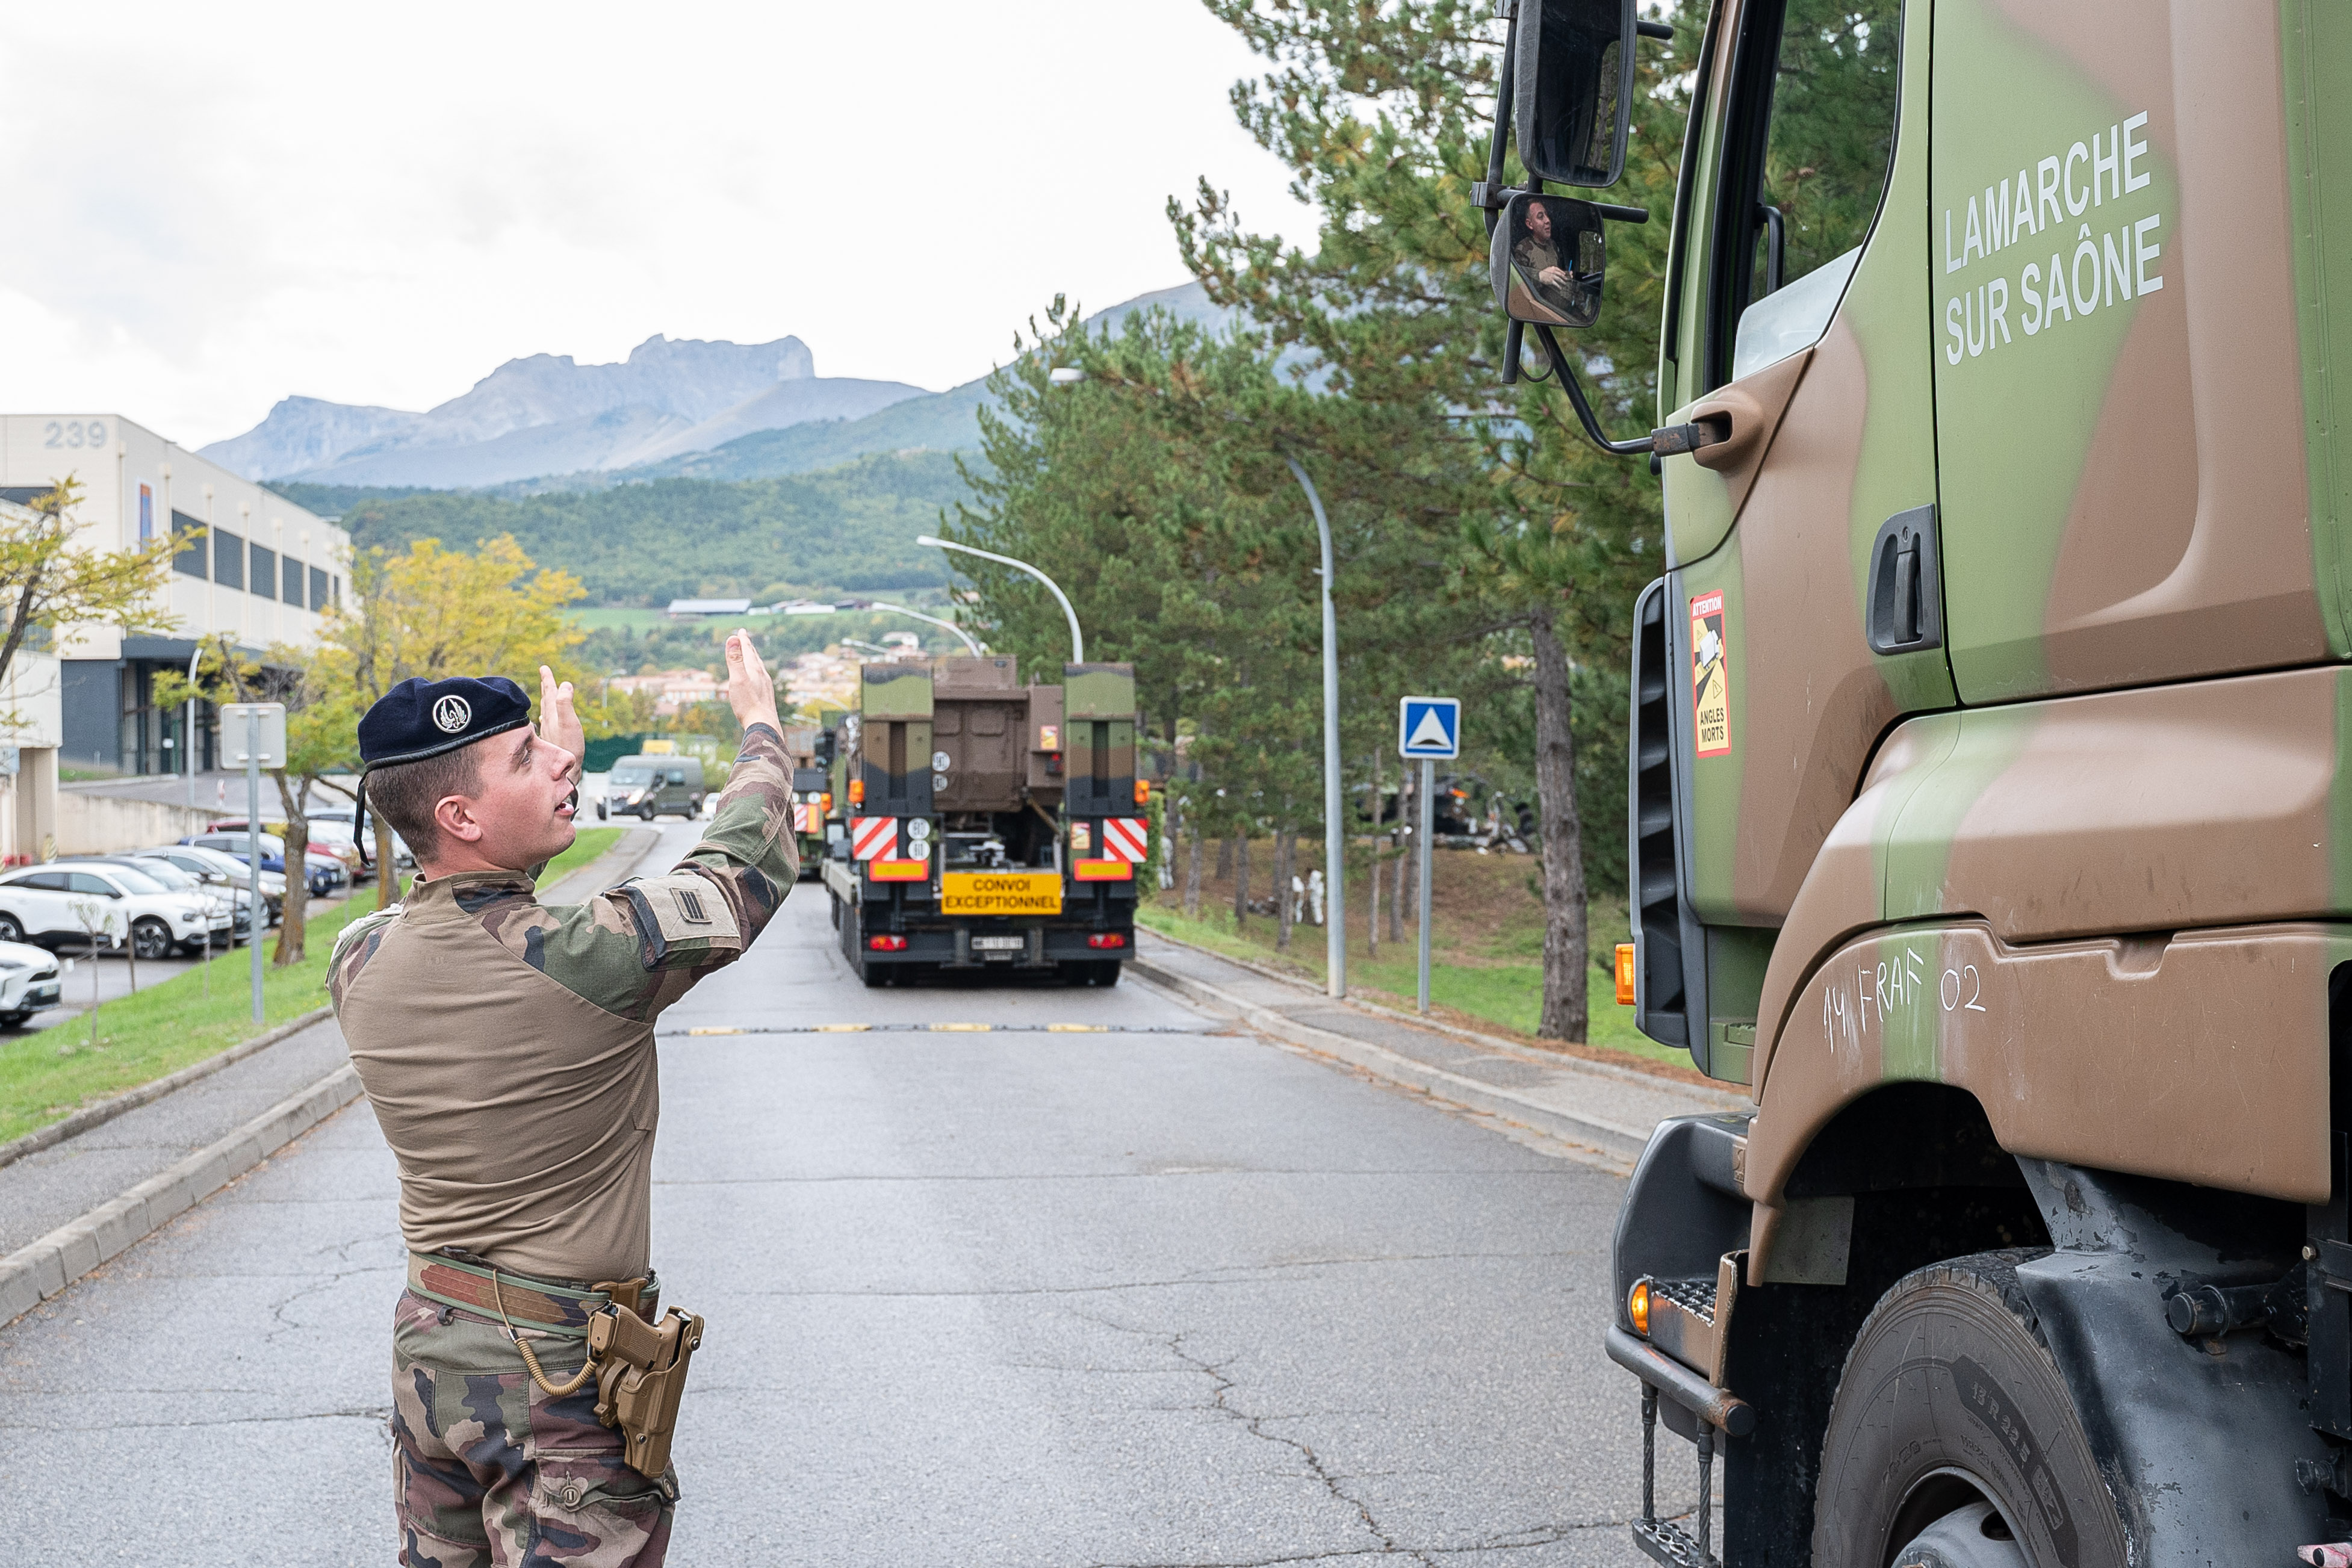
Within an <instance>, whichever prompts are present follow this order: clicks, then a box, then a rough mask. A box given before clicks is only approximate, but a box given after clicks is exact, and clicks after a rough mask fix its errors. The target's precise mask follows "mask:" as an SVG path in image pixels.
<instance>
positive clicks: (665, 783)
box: [596, 757, 702, 822]
mask: <svg viewBox="0 0 2352 1568" xmlns="http://www.w3.org/2000/svg"><path fill="white" fill-rule="evenodd" d="M701 812H702V758H699V757H624V758H621V759H620V760H619V761H618V762H615V763H614V764H613V770H612V771H611V772H610V773H608V774H606V775H605V776H604V799H603V800H599V801H597V802H596V815H597V816H598V817H600V818H601V817H641V818H643V819H644V820H645V821H648V822H650V821H653V820H654V819H655V818H656V817H660V816H673V817H695V816H699V815H700V814H701Z"/></svg>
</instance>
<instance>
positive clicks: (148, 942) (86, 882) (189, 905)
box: [0, 862, 212, 958]
mask: <svg viewBox="0 0 2352 1568" xmlns="http://www.w3.org/2000/svg"><path fill="white" fill-rule="evenodd" d="M205 904H206V901H205V899H204V897H203V896H202V895H200V894H193V893H173V891H172V890H171V889H169V888H167V887H165V886H164V885H163V883H160V882H157V881H155V880H154V879H153V878H152V877H151V876H148V875H147V874H146V873H143V872H138V871H133V870H131V868H130V867H128V866H121V865H115V864H111V863H105V862H77V863H73V864H59V863H52V864H49V865H37V866H26V867H24V868H23V869H21V870H18V871H13V872H10V873H6V874H5V875H0V942H31V943H33V944H35V945H36V946H42V947H48V948H62V947H78V946H87V945H90V944H92V943H95V945H96V946H99V947H100V948H103V949H106V950H110V951H111V950H114V949H118V948H121V947H123V946H128V947H129V948H130V949H131V952H132V953H134V954H136V955H137V956H140V957H142V958H166V957H169V956H171V955H172V953H173V951H174V950H175V949H179V948H184V947H199V946H204V945H205V943H207V942H209V941H210V940H211V939H212V912H211V911H210V910H209V909H208V908H207V907H206V906H205ZM93 915H94V916H97V917H98V921H93V920H92V919H91V918H90V917H91V916H93ZM98 922H103V925H104V926H106V927H110V929H100V930H96V931H93V929H92V926H93V925H94V924H97V923H98Z"/></svg>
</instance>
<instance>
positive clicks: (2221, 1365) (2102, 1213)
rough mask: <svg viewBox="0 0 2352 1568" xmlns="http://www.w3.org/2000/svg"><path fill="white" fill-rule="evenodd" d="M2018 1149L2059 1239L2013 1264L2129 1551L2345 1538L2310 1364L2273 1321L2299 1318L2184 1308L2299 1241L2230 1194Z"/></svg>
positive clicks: (2215, 1552)
mask: <svg viewBox="0 0 2352 1568" xmlns="http://www.w3.org/2000/svg"><path fill="white" fill-rule="evenodd" d="M2017 1163H2018V1166H2019V1168H2020V1169H2021V1170H2022V1171H2023V1172H2024V1173H2025V1179H2026V1183H2027V1185H2028V1186H2030V1187H2031V1188H2032V1193H2033V1198H2034V1201H2035V1203H2036V1204H2037V1205H2038V1206H2039V1207H2041V1209H2042V1218H2043V1220H2044V1222H2045V1223H2046V1224H2047V1225H2048V1227H2049V1229H2050V1239H2051V1240H2052V1242H2053V1244H2054V1246H2055V1250H2053V1251H2052V1252H2051V1253H2050V1254H2049V1255H2048V1256H2046V1257H2043V1258H2040V1259H2036V1260H2033V1261H2032V1262H2028V1263H2023V1264H2021V1265H2020V1266H2019V1267H2018V1270H2017V1278H2018V1283H2019V1285H2020V1286H2021V1288H2022V1289H2023V1291H2024V1292H2025V1296H2026V1299H2027V1301H2029V1302H2031V1303H2032V1307H2033V1312H2034V1315H2035V1317H2036V1318H2037V1319H2038V1320H2039V1322H2040V1325H2041V1331H2042V1335H2043V1336H2044V1338H2045V1340H2046V1341H2047V1343H2048V1344H2049V1346H2050V1351H2051V1354H2052V1355H2053V1357H2054V1358H2055V1359H2056V1360H2057V1363H2058V1368H2059V1371H2060V1373H2061V1374H2062V1375H2063V1376H2064V1378H2065V1381H2066V1387H2067V1392H2068V1393H2069V1394H2070V1395H2071V1396H2073V1398H2074V1408H2075V1411H2076V1413H2077V1414H2078V1415H2079V1416H2081V1417H2082V1422H2083V1429H2084V1435H2085V1436H2087V1437H2089V1439H2090V1442H2091V1447H2092V1449H2093V1451H2094V1452H2095V1454H2096V1455H2097V1456H2098V1458H2099V1465H2100V1469H2101V1470H2102V1471H2103V1472H2105V1476H2106V1478H2107V1484H2108V1487H2109V1490H2112V1491H2113V1492H2114V1493H2115V1495H2116V1503H2117V1506H2118V1507H2119V1508H2120V1510H2121V1511H2122V1513H2123V1518H2124V1527H2125V1530H2126V1532H2127V1534H2128V1535H2129V1537H2130V1539H2131V1543H2132V1548H2133V1552H2132V1556H2133V1562H2134V1563H2135V1564H2146V1565H2147V1568H2190V1565H2192V1564H2194V1565H2198V1568H2202V1565H2204V1564H2209V1563H2284V1562H2288V1561H2291V1560H2294V1558H2295V1557H2296V1555H2297V1553H2298V1550H2299V1549H2300V1548H2302V1547H2303V1546H2304V1545H2305V1543H2306V1542H2314V1541H2325V1540H2330V1539H2340V1537H2332V1536H2330V1535H2328V1534H2326V1530H2327V1526H2328V1522H2329V1521H2328V1519H2327V1513H2328V1509H2327V1507H2326V1497H2325V1491H2326V1486H2327V1484H2328V1479H2332V1478H2333V1477H2334V1476H2335V1475H2336V1470H2335V1458H2334V1456H2333V1455H2332V1454H2331V1453H2330V1451H2329V1449H2328V1445H2327V1444H2326V1442H2325V1441H2324V1440H2323V1439H2322V1438H2321V1437H2319V1435H2318V1434H2317V1433H2316V1432H2315V1431H2314V1430H2313V1429H2312V1422H2313V1416H2314V1415H2315V1412H2314V1411H2312V1410H2311V1409H2309V1408H2308V1407H2307V1404H2308V1401H2309V1397H2310V1383H2309V1373H2308V1371H2307V1370H2306V1362H2305V1357H2304V1356H2300V1355H2297V1354H2294V1352H2293V1351H2292V1350H2291V1349H2290V1348H2288V1345H2287V1343H2286V1342H2285V1341H2284V1340H2283V1339H2282V1337H2281V1333H2280V1332H2278V1331H2284V1333H2285V1334H2287V1335H2290V1336H2292V1335H2295V1334H2299V1333H2301V1332H2302V1331H2301V1329H2300V1327H2299V1326H2298V1325H2296V1324H2294V1323H2291V1322H2279V1323H2276V1324H2270V1323H2267V1322H2263V1321H2258V1320H2256V1319H2253V1318H2252V1317H2246V1318H2242V1320H2241V1321H2239V1322H2235V1323H2219V1322H2210V1321H2201V1320H2200V1317H2199V1316H2198V1314H2197V1313H2196V1312H2195V1310H2194V1309H2195V1303H2196V1302H2197V1301H2198V1300H2199V1299H2200V1297H2203V1296H2204V1293H2205V1291H2206V1288H2208V1287H2218V1288H2220V1289H2221V1290H2222V1291H2230V1290H2231V1289H2232V1288H2242V1287H2244V1286H2247V1285H2250V1284H2263V1285H2269V1284H2272V1283H2273V1282H2275V1281H2278V1280H2280V1279H2281V1278H2282V1277H2283V1276H2285V1275H2289V1274H2292V1273H2293V1272H2294V1266H2295V1264H2296V1263H2297V1262H2298V1261H2299V1259H2298V1257H2297V1253H2298V1249H2297V1247H2296V1246H2295V1240H2296V1239H2295V1237H2294V1235H2292V1234H2291V1233H2282V1234H2281V1235H2280V1236H2278V1237H2274V1238H2273V1237H2265V1236H2263V1235H2261V1234H2260V1233H2259V1231H2258V1229H2257V1228H2256V1227H2255V1226H2253V1225H2250V1224H2249V1223H2248V1217H2247V1210H2246V1206H2245V1200H2244V1199H2242V1198H2239V1197H2235V1196H2234V1195H2231V1194H2228V1193H2220V1192H2216V1191H2214V1190H2213V1189H2210V1188H2206V1187H2192V1186H2187V1185H2186V1184H2183V1183H2178V1182H2168V1181H2157V1180H2153V1179H2150V1178H2147V1177H2141V1176H2120V1175H2117V1174H2116V1173H2113V1172H2108V1171H2092V1170H2085V1169H2084V1168H2082V1167H2081V1166H2066V1165H2060V1164H2057V1163H2056V1162H2054V1161H2044V1160H2035V1159H2020V1160H2019V1161H2018V1162H2017ZM2177 1301H2178V1302H2179V1303H2180V1304H2179V1305H2176V1302H2177ZM2176 1319H2178V1320H2179V1321H2180V1322H2184V1323H2185V1324H2186V1325H2187V1329H2188V1332H2182V1331H2181V1330H2179V1329H2176V1328H2175V1327H2174V1321H2175V1320H2176ZM2208 1329H2221V1330H2222V1331H2223V1332H2221V1333H2208V1332H2206V1331H2207V1330H2208ZM2335 1522H2336V1524H2338V1525H2341V1524H2342V1523H2343V1522H2344V1521H2342V1520H2341V1519H2338V1520H2336V1521H2335Z"/></svg>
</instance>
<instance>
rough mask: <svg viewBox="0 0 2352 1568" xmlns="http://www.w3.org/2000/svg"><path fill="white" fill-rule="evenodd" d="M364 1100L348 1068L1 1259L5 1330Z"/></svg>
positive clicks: (0, 1309) (0, 1320) (0, 1307)
mask: <svg viewBox="0 0 2352 1568" xmlns="http://www.w3.org/2000/svg"><path fill="white" fill-rule="evenodd" d="M359 1097H360V1076H359V1072H358V1071H357V1070H356V1069H355V1068H353V1067H352V1066H351V1065H350V1064H349V1063H348V1062H346V1063H345V1064H344V1065H342V1066H341V1067H339V1068H337V1069H335V1071H332V1072H330V1073H328V1074H327V1075H326V1076H325V1077H324V1078H321V1079H320V1080H319V1081H318V1082H315V1083H313V1084H311V1085H310V1087H308V1088H307V1089H300V1090H297V1091H296V1092H293V1093H292V1094H289V1095H288V1096H287V1097H286V1098H285V1099H283V1100H280V1101H279V1102H278V1103H277V1104H275V1105H272V1106H271V1107H270V1108H269V1109H268V1110H267V1111H264V1112H263V1113H261V1114H260V1115H258V1116H256V1117H254V1118H253V1119H252V1120H251V1121H249V1122H247V1123H246V1124H244V1125H243V1126H241V1127H239V1128H237V1129H236V1131H235V1132H232V1133H231V1134H228V1136H226V1137H225V1138H223V1139H221V1140H220V1141H219V1142H217V1143H215V1144H211V1145H207V1146H205V1147H204V1148H201V1149H198V1150H197V1151H196V1152H195V1153H194V1154H193V1155H189V1156H188V1157H187V1158H185V1159H184V1160H182V1161H181V1162H180V1163H179V1164H177V1165H175V1166H172V1167H171V1168H170V1169H168V1170H164V1171H161V1172H158V1173H157V1174H156V1175H154V1176H149V1177H148V1178H147V1179H146V1180H145V1181H142V1182H141V1183H139V1184H138V1185H137V1186H133V1187H131V1188H130V1189H129V1190H128V1191H126V1192H124V1193H122V1194H121V1196H119V1197H114V1198H111V1199H110V1200H109V1201H107V1202H105V1203H102V1204H100V1205H99V1206H98V1207H96V1208H93V1209H91V1210H90V1211H89V1213H87V1214H84V1215H82V1216H81V1217H80V1218H78V1219H72V1220H68V1222H66V1223H65V1224H63V1225H60V1226H58V1228H56V1229H55V1230H52V1231H50V1232H49V1233H48V1234H47V1236H44V1237H42V1238H41V1239H39V1240H37V1241H33V1242H29V1243H27V1244H26V1245H25V1246H23V1247H20V1248H18V1249H16V1251H14V1252H11V1253H10V1254H9V1255H8V1256H7V1257H5V1258H0V1327H5V1326H6V1325H7V1324H9V1323H11V1322H15V1321H16V1319H17V1318H19V1317H22V1316H23V1315H24V1314H25V1313H26V1312H30V1311H32V1310H33V1309H34V1308H35V1307H37V1306H39V1305H40V1304H41V1303H42V1302H43V1301H47V1300H48V1299H49V1298H50V1297H51V1296H54V1295H57V1294H58V1293H59V1292H60V1291H63V1290H64V1289H65V1288H66V1287H67V1286H68V1285H70V1284H72V1283H73V1282H74V1281H77V1280H79V1279H80V1278H81V1277H82V1276H83V1275H85V1274H87V1273H89V1271H90V1270H93V1269H95V1268H97V1267H98V1266H99V1265H100V1264H101V1263H104V1262H106V1261H108V1260H110V1259H113V1258H116V1257H120V1256H121V1254H122V1253H123V1252H124V1251H126V1250H128V1249H130V1248H131V1246H132V1245H133V1244H134V1243H136V1242H138V1241H140V1240H142V1239H144V1238H145V1237H147V1236H149V1235H151V1234H152V1233H153V1232H154V1231H156V1230H158V1229H160V1228H162V1227H163V1225H164V1224H165V1223H166V1222H167V1221H169V1220H171V1219H173V1218H175V1217H176V1216H178V1215H180V1214H182V1213H184V1212H185V1211H187V1210H188V1209H191V1208H193V1207H195V1206H196V1205H197V1204H199V1203H202V1202H203V1201H204V1200H205V1198H208V1197H211V1196H212V1195H213V1194H215V1193H216V1192H218V1191H219V1190H220V1189H221V1188H222V1187H224V1186H227V1185H228V1184H229V1183H230V1182H232V1181H235V1180H236V1178H237V1177H238V1176H243V1175H244V1174H245V1173H246V1172H247V1171H249V1170H251V1169H252V1168H253V1167H254V1166H257V1165H259V1164H260V1163H261V1162H262V1161H264V1160H266V1159H268V1157H269V1156H270V1155H274V1154H276V1153H277V1152H278V1150H279V1149H281V1148H284V1147H285V1146H286V1145H288V1144H289V1143H291V1142H292V1141H293V1140H295V1139H296V1138H298V1137H300V1136H301V1135H302V1134H304V1133H307V1132H309V1131H310V1129H311V1128H312V1127H315V1126H317V1125H318V1124H320V1122H323V1121H325V1120H326V1119H327V1118H328V1117H329V1116H331V1115H333V1114H334V1113H336V1112H338V1111H340V1110H341V1109H342V1108H343V1107H344V1106H346V1105H348V1104H350V1103H352V1101H354V1100H356V1099H358V1098H359Z"/></svg>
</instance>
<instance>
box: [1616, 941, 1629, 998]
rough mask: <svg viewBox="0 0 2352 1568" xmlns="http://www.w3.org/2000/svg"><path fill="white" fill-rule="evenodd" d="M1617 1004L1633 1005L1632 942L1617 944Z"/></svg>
mask: <svg viewBox="0 0 2352 1568" xmlns="http://www.w3.org/2000/svg"><path fill="white" fill-rule="evenodd" d="M1617 1005H1618V1006H1619V1007H1621V1008H1630V1007H1632V1006H1633V944H1632V943H1631V942H1620V943H1618V944H1617Z"/></svg>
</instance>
